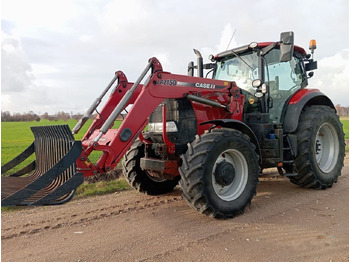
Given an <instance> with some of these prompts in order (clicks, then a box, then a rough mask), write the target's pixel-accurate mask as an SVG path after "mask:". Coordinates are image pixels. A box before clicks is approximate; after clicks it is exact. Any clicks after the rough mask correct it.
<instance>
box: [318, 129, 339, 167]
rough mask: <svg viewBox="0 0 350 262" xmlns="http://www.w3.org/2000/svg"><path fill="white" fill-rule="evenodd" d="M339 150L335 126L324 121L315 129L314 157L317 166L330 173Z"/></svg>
mask: <svg viewBox="0 0 350 262" xmlns="http://www.w3.org/2000/svg"><path fill="white" fill-rule="evenodd" d="M338 152H339V139H338V134H337V131H336V130H335V128H334V127H333V126H332V125H331V124H329V123H324V124H323V125H321V126H320V128H319V129H318V131H317V135H316V140H315V158H316V162H317V165H318V167H319V168H320V170H321V171H322V172H324V173H330V172H331V171H332V170H333V169H334V167H335V165H336V163H337V161H338Z"/></svg>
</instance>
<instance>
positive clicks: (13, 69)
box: [1, 33, 33, 93]
mask: <svg viewBox="0 0 350 262" xmlns="http://www.w3.org/2000/svg"><path fill="white" fill-rule="evenodd" d="M1 38H2V43H1V62H2V63H1V64H2V66H1V76H2V77H1V90H2V92H3V93H7V92H14V93H16V92H22V91H24V90H25V89H26V87H27V86H28V85H30V84H31V82H32V81H33V75H32V72H31V71H32V68H31V66H30V64H29V63H28V61H27V58H26V56H25V53H24V51H23V49H22V46H21V44H20V41H19V39H16V38H14V37H10V36H8V35H6V34H5V33H2V34H1Z"/></svg>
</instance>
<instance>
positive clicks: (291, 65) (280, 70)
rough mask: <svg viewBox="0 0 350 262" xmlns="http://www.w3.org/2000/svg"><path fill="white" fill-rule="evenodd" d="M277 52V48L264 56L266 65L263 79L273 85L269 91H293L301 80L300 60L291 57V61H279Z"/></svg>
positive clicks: (298, 86)
mask: <svg viewBox="0 0 350 262" xmlns="http://www.w3.org/2000/svg"><path fill="white" fill-rule="evenodd" d="M278 54H279V51H278V50H272V51H271V53H270V54H268V55H267V56H266V60H267V64H268V67H267V70H265V79H268V81H269V83H270V84H271V85H273V87H272V90H271V91H276V90H282V91H287V90H290V91H291V92H290V93H294V92H293V91H294V90H295V89H299V88H300V87H301V83H302V81H303V78H302V69H301V66H300V61H299V59H298V58H296V57H293V58H292V60H291V61H288V62H279V59H278ZM295 91H296V90H295Z"/></svg>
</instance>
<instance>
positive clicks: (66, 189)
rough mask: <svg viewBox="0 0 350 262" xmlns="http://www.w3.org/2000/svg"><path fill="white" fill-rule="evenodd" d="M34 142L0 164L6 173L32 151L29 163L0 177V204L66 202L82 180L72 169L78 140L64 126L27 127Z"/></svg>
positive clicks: (50, 203)
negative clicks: (32, 158) (6, 161)
mask: <svg viewBox="0 0 350 262" xmlns="http://www.w3.org/2000/svg"><path fill="white" fill-rule="evenodd" d="M31 130H32V132H33V134H34V138H35V140H34V142H33V143H32V145H30V146H29V147H28V148H27V149H26V150H25V151H23V153H21V154H20V155H18V156H17V157H15V158H14V159H13V160H11V161H10V162H8V163H7V164H5V165H3V166H2V167H1V173H2V174H3V173H6V172H7V171H9V170H11V169H12V168H14V167H15V166H17V165H19V164H20V163H21V162H23V161H24V160H25V159H27V158H28V157H29V156H31V155H32V154H33V153H35V156H36V159H35V161H34V162H32V163H31V164H29V165H27V166H26V167H24V168H22V169H21V170H19V171H17V172H15V173H12V174H11V175H9V176H2V177H1V205H2V206H18V205H53V204H62V203H65V202H66V201H69V200H70V199H71V198H72V197H73V195H74V192H75V189H76V188H77V187H78V186H79V185H80V184H81V183H83V174H82V173H77V172H76V164H75V162H76V160H77V158H78V157H79V156H80V154H81V149H82V148H81V142H80V141H75V140H74V137H73V135H72V132H71V130H70V129H69V127H68V125H57V126H38V127H31Z"/></svg>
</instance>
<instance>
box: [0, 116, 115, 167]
mask: <svg viewBox="0 0 350 262" xmlns="http://www.w3.org/2000/svg"><path fill="white" fill-rule="evenodd" d="M76 123H77V121H76V120H74V119H70V120H68V121H63V120H59V121H49V120H41V121H39V122H36V121H33V122H2V123H1V165H4V164H5V163H7V162H8V161H10V160H11V159H13V158H14V157H16V156H17V155H18V154H20V153H21V152H23V151H24V150H25V149H26V148H27V147H28V146H30V145H31V143H32V142H33V141H34V135H33V133H32V131H31V130H30V127H31V126H45V125H64V124H67V125H69V127H70V128H71V129H73V127H74V126H75V125H76ZM91 123H92V120H88V121H87V122H86V123H85V125H84V126H83V127H82V129H81V130H80V131H79V133H78V134H76V135H75V139H76V140H81V139H82V137H83V136H84V134H85V132H86V131H87V129H88V128H89V127H90V125H91ZM120 123H121V121H117V122H116V125H115V126H116V128H117V127H119V126H120ZM99 155H100V152H93V153H92V154H91V155H90V156H91V161H93V162H94V161H96V160H97V159H98V157H99ZM33 160H34V155H33V156H32V157H31V158H30V159H28V160H26V161H25V162H23V164H21V165H20V166H19V167H18V168H17V170H18V169H19V168H20V167H24V166H25V165H26V164H29V163H30V162H31V161H33ZM14 170H16V169H14Z"/></svg>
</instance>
